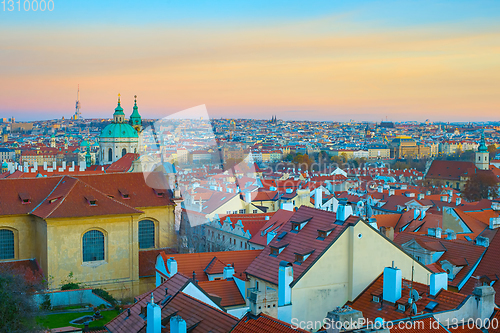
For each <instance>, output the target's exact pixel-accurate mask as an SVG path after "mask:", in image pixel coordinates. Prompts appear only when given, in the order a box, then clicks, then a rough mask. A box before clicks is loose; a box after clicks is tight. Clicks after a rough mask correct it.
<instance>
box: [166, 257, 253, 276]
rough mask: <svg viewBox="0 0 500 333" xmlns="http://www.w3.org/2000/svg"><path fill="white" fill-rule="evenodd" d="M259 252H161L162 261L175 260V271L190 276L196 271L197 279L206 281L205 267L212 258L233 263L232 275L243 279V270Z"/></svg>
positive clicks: (226, 263)
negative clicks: (171, 258)
mask: <svg viewBox="0 0 500 333" xmlns="http://www.w3.org/2000/svg"><path fill="white" fill-rule="evenodd" d="M260 253H261V250H244V251H221V252H200V253H181V254H166V253H164V252H162V253H161V256H162V257H163V260H164V262H165V263H166V262H167V260H168V258H170V257H173V258H174V259H175V260H176V261H177V271H178V272H181V273H182V274H185V275H186V276H189V277H191V276H192V275H193V271H195V272H196V279H197V280H198V281H208V276H207V275H206V273H205V269H206V268H207V267H208V265H209V264H210V263H211V262H212V260H214V258H216V259H218V260H220V261H221V262H222V263H224V265H225V266H226V265H228V264H231V265H233V264H234V276H235V277H237V278H239V279H245V275H244V272H245V270H246V269H247V267H248V265H250V263H251V262H252V261H253V260H254V259H255V258H256V257H257V256H258V255H259V254H260Z"/></svg>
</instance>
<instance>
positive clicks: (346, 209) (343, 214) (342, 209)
mask: <svg viewBox="0 0 500 333" xmlns="http://www.w3.org/2000/svg"><path fill="white" fill-rule="evenodd" d="M351 213H352V208H351V206H348V205H347V199H345V198H341V199H339V205H338V207H337V221H336V222H342V223H344V222H345V221H346V220H347V219H348V218H349V216H351Z"/></svg>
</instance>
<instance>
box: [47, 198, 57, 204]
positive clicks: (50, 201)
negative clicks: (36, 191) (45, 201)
mask: <svg viewBox="0 0 500 333" xmlns="http://www.w3.org/2000/svg"><path fill="white" fill-rule="evenodd" d="M57 199H59V198H58V197H55V198H49V203H54V202H56V201H57Z"/></svg>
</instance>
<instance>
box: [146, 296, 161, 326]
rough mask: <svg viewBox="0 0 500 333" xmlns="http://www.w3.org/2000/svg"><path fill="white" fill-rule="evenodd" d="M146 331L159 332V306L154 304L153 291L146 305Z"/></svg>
mask: <svg viewBox="0 0 500 333" xmlns="http://www.w3.org/2000/svg"><path fill="white" fill-rule="evenodd" d="M146 333H161V307H160V306H159V305H158V304H155V302H154V297H153V293H151V302H150V303H148V306H147V314H146Z"/></svg>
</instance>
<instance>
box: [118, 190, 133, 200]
mask: <svg viewBox="0 0 500 333" xmlns="http://www.w3.org/2000/svg"><path fill="white" fill-rule="evenodd" d="M118 192H120V194H121V196H122V198H123V199H130V194H129V192H128V191H127V189H124V188H119V189H118Z"/></svg>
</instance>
